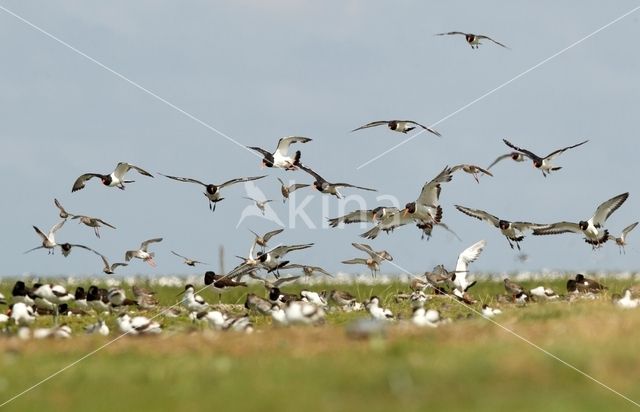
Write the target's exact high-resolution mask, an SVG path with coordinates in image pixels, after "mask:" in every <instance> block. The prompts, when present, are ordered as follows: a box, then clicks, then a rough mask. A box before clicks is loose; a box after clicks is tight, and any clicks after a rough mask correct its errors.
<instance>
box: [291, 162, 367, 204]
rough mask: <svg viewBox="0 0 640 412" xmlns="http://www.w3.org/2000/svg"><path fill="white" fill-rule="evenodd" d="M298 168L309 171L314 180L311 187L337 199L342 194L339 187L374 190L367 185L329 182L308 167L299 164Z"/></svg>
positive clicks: (340, 197)
mask: <svg viewBox="0 0 640 412" xmlns="http://www.w3.org/2000/svg"><path fill="white" fill-rule="evenodd" d="M299 166H300V169H302V170H304V171H305V172H307V173H309V174H310V175H311V176H313V177H314V178H315V179H316V180H315V181H314V182H313V187H314V188H315V189H316V190H317V191H319V192H321V193H326V194H329V195H333V196H335V197H337V198H338V199H342V194H341V193H340V192H339V191H338V189H339V188H341V187H352V188H354V189H360V190H367V191H369V192H375V191H376V190H375V189H369V188H367V187H362V186H356V185H352V184H350V183H331V182H328V181H327V180H326V179H324V178H323V177H322V176H320V175H319V174H317V173H316V172H314V171H313V170H311V169H310V168H308V167H306V166H304V165H302V164H300V165H299Z"/></svg>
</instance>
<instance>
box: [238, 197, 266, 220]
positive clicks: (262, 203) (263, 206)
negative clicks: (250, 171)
mask: <svg viewBox="0 0 640 412" xmlns="http://www.w3.org/2000/svg"><path fill="white" fill-rule="evenodd" d="M242 198H243V199H247V200H251V201H252V202H253V204H254V205H256V207H257V208H258V210H260V212H262V215H263V216H264V214H265V212H266V211H267V203H270V202H273V200H271V199H264V200H258V199H254V198H253V197H249V196H242Z"/></svg>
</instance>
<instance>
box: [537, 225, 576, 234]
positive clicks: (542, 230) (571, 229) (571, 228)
mask: <svg viewBox="0 0 640 412" xmlns="http://www.w3.org/2000/svg"><path fill="white" fill-rule="evenodd" d="M560 233H582V230H581V229H580V226H579V225H578V224H577V223H573V222H558V223H552V224H550V225H545V226H542V227H538V228H535V229H533V234H534V235H536V236H540V235H559V234H560Z"/></svg>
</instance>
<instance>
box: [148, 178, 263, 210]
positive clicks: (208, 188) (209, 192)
mask: <svg viewBox="0 0 640 412" xmlns="http://www.w3.org/2000/svg"><path fill="white" fill-rule="evenodd" d="M160 175H161V176H164V177H166V178H169V179H172V180H177V181H178V182H187V183H196V184H199V185H201V186H204V188H205V191H204V196H205V197H206V198H207V199H208V200H209V210H211V211H212V212H213V211H215V210H216V205H217V204H218V202H220V201H222V200H224V197H221V193H220V191H221V190H222V189H223V188H225V187H227V186H231V185H234V184H236V183H243V182H251V181H253V180H258V179H262V178H263V177H265V176H253V177H239V178H237V179H231V180H228V181H226V182H224V183H221V184H219V185H216V184H213V183H203V182H201V181H200V180H196V179H192V178H190V177H178V176H169V175H163V174H162V173H160Z"/></svg>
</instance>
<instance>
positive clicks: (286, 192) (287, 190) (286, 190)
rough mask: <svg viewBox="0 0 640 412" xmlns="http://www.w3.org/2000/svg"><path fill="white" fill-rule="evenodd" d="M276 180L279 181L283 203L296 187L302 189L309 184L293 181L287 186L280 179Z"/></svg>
mask: <svg viewBox="0 0 640 412" xmlns="http://www.w3.org/2000/svg"><path fill="white" fill-rule="evenodd" d="M278 181H279V182H280V185H281V186H280V193H282V203H285V202H286V201H287V199H289V195H290V194H291V193H293V192H295V191H296V190H298V189H302V188H305V187H307V186H311V185H307V184H302V183H295V184H292V185H289V186H287V185H286V184H285V183H284V182H283V181H282V179H280V178H278Z"/></svg>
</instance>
